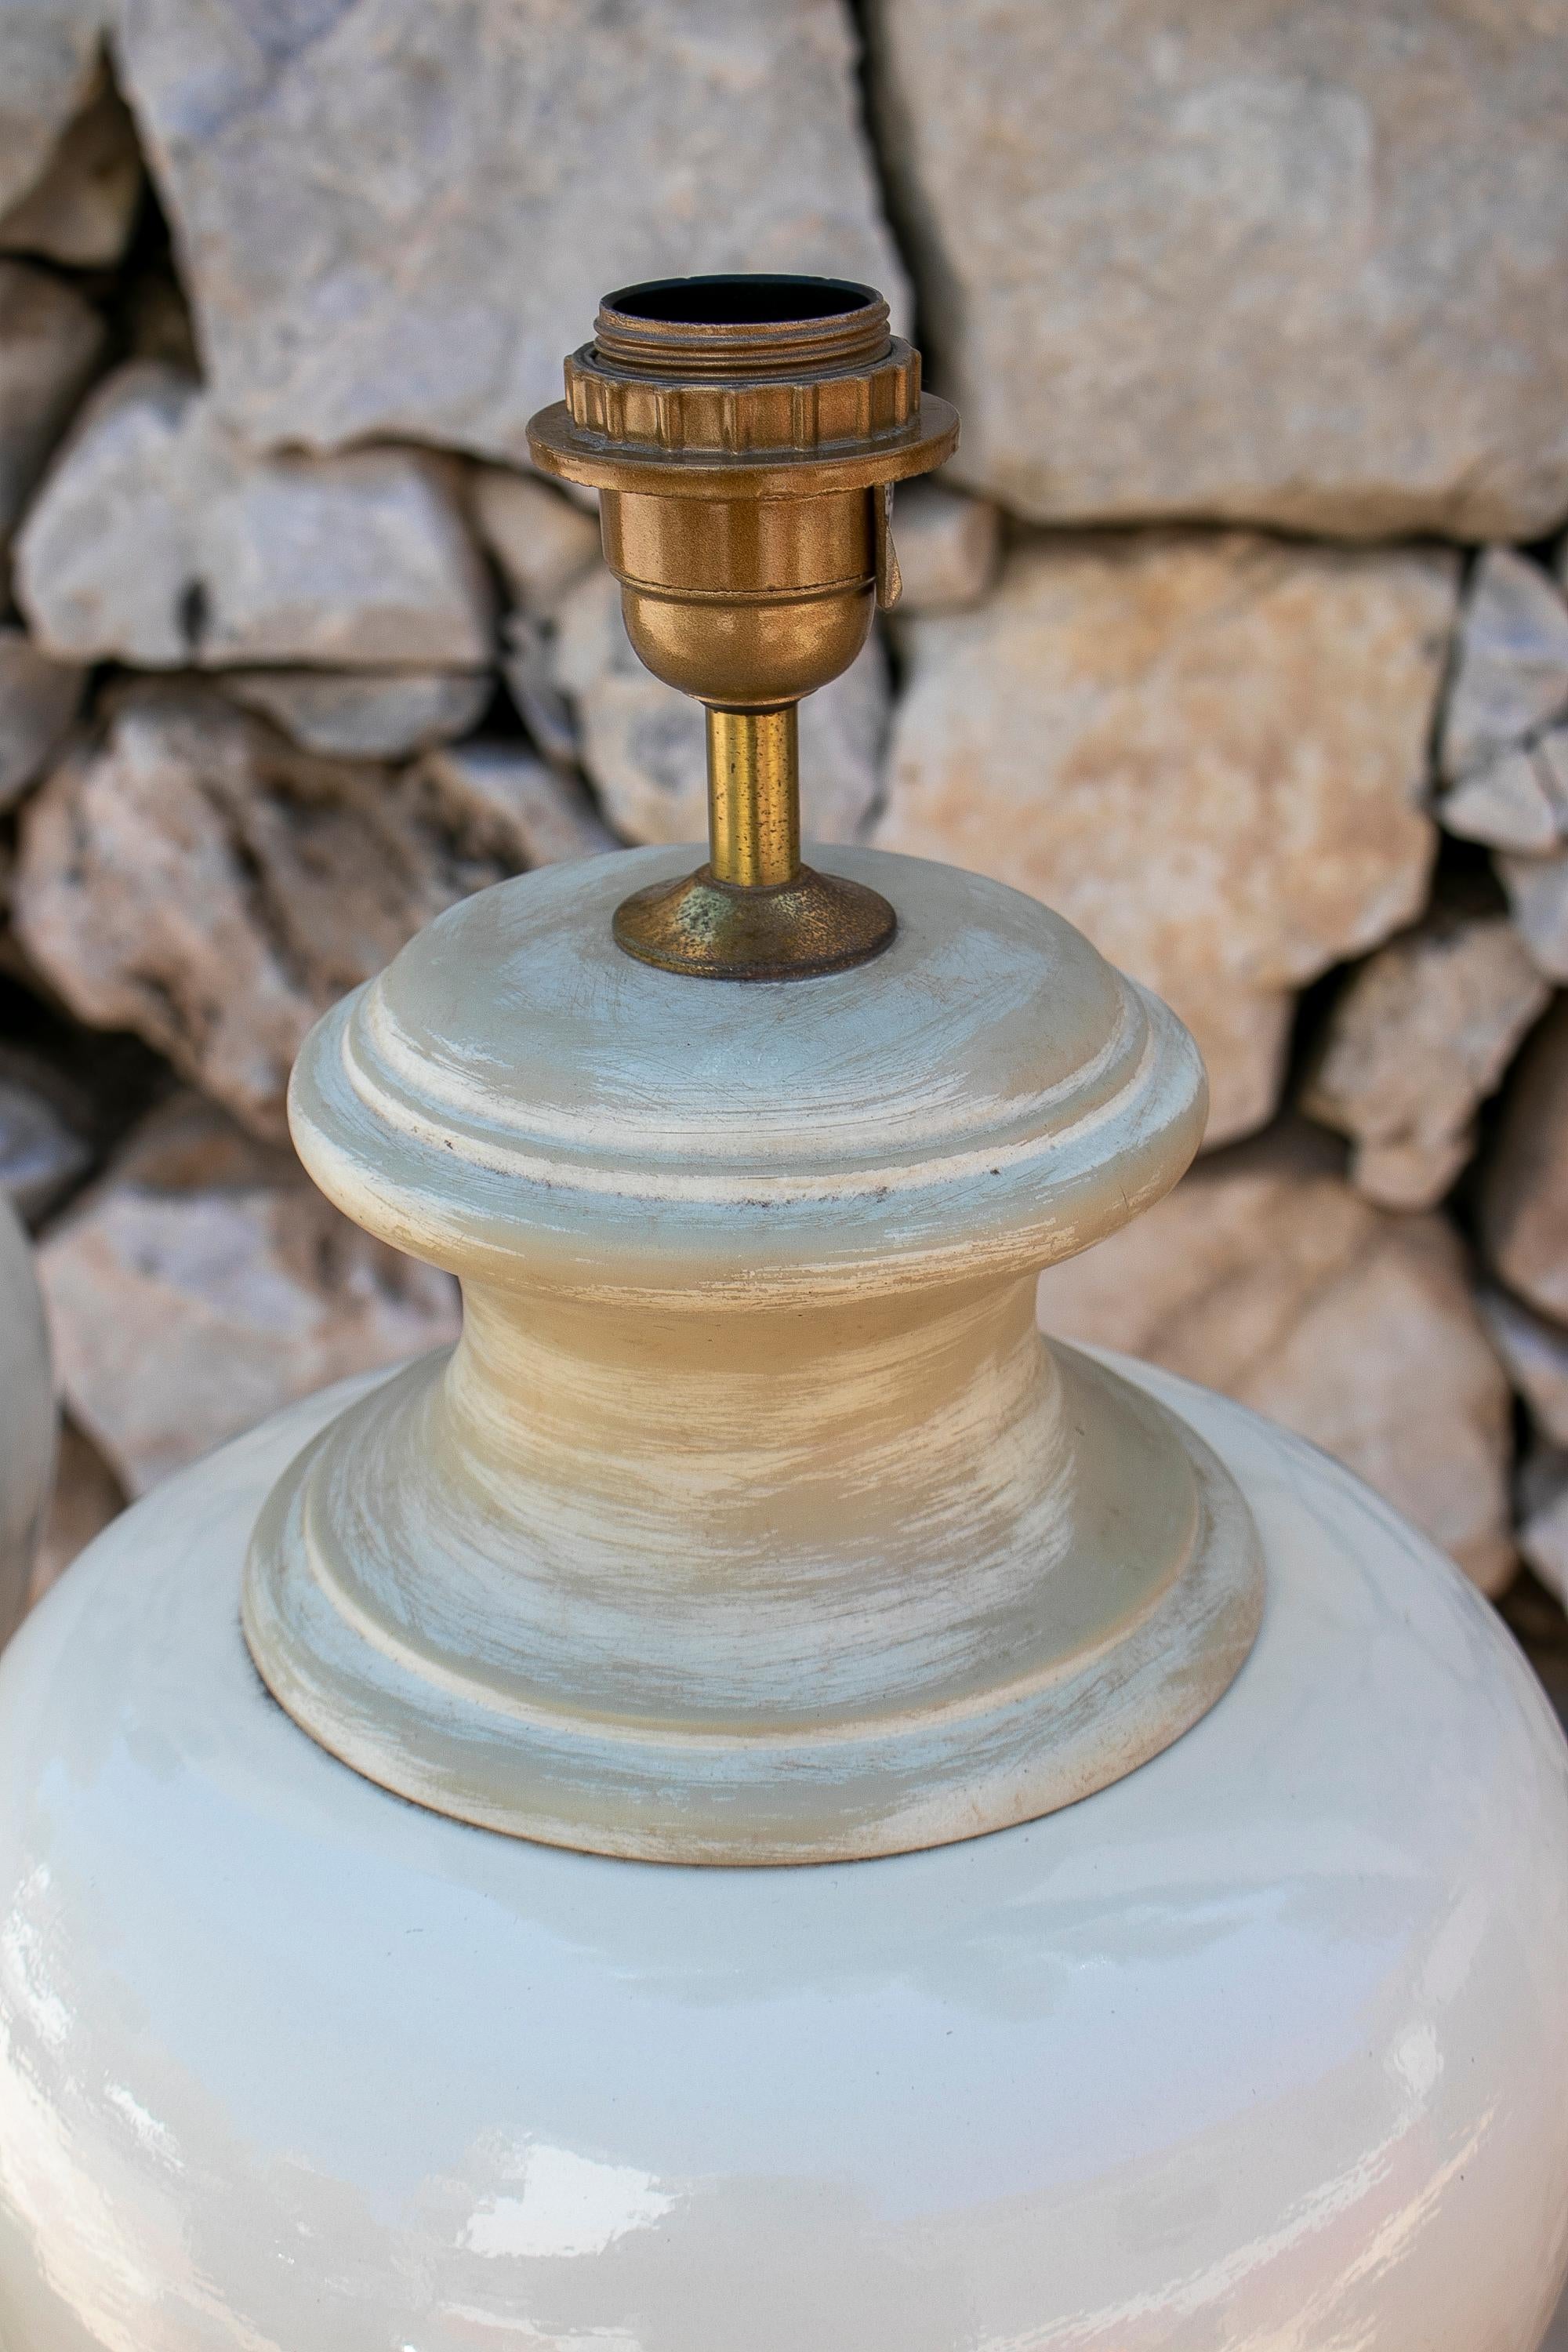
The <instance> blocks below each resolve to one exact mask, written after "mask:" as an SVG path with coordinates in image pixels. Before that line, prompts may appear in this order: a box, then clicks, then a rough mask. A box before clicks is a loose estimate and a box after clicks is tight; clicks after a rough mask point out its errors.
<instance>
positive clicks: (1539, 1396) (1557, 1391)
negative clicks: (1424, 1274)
mask: <svg viewBox="0 0 1568 2352" xmlns="http://www.w3.org/2000/svg"><path fill="white" fill-rule="evenodd" d="M1479 1306H1480V1310H1481V1317H1482V1319H1483V1321H1484V1322H1485V1324H1486V1327H1487V1331H1488V1335H1489V1338H1490V1339H1491V1343H1492V1345H1493V1347H1494V1348H1495V1349H1497V1351H1498V1354H1499V1355H1500V1357H1501V1359H1502V1361H1503V1365H1504V1368H1505V1370H1507V1372H1508V1375H1509V1378H1510V1380H1511V1381H1512V1382H1513V1384H1514V1387H1515V1388H1516V1389H1517V1390H1518V1391H1519V1392H1520V1394H1521V1396H1522V1397H1523V1399H1524V1401H1525V1403H1526V1404H1527V1405H1528V1406H1529V1408H1530V1414H1531V1420H1532V1421H1533V1422H1534V1423H1535V1425H1536V1427H1537V1428H1538V1429H1539V1430H1540V1431H1541V1433H1542V1435H1543V1436H1544V1437H1546V1438H1548V1439H1549V1440H1550V1441H1551V1443H1552V1444H1553V1445H1559V1446H1563V1447H1565V1448H1568V1329H1564V1328H1563V1326H1562V1325H1561V1324H1558V1323H1549V1322H1548V1321H1547V1319H1546V1318H1545V1317H1544V1316H1543V1315H1532V1314H1531V1311H1530V1309H1529V1307H1521V1305H1520V1303H1519V1301H1518V1299H1517V1298H1510V1297H1509V1295H1508V1293H1507V1291H1506V1290H1490V1289H1489V1290H1483V1291H1482V1292H1481V1294H1480V1297H1479Z"/></svg>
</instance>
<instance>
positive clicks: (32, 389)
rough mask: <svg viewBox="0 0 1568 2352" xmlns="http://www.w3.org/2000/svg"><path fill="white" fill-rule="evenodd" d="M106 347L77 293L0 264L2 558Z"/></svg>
mask: <svg viewBox="0 0 1568 2352" xmlns="http://www.w3.org/2000/svg"><path fill="white" fill-rule="evenodd" d="M105 340H106V331H105V328H104V324H103V320H101V318H100V316H99V314H98V312H97V311H96V310H94V309H93V307H92V305H91V303H90V302H89V301H87V300H86V299H84V297H83V296H81V295H80V294H79V293H78V292H77V290H76V289H75V287H74V286H68V285H67V284H66V282H65V280H64V279H63V278H56V277H54V276H52V275H51V274H50V273H49V272H48V271H47V270H44V269H35V268H32V267H31V266H30V265H29V264H28V263H26V262H25V261H5V260H0V553H3V552H4V551H5V545H6V542H7V541H9V539H10V537H11V534H12V532H13V531H14V530H15V529H16V524H17V522H18V520H20V517H21V514H22V510H23V509H24V508H25V507H26V502H27V499H29V497H30V496H31V494H32V491H33V488H34V485H35V484H36V483H37V479H38V477H39V475H40V474H41V473H42V472H43V470H44V467H45V466H46V465H47V462H48V458H49V454H50V452H51V451H52V450H53V448H54V446H55V444H56V443H57V441H58V439H59V437H60V436H61V434H62V433H63V432H64V431H65V429H66V426H67V425H68V423H69V421H70V418H71V415H72V413H73V411H74V410H75V408H76V405H77V403H78V401H79V399H80V398H81V395H82V394H83V393H84V392H85V391H86V389H87V386H88V384H89V382H90V381H91V379H92V376H93V374H94V373H95V371H96V369H97V367H98V364H99V362H100V358H101V357H102V354H103V349H104V343H105ZM100 520H101V518H100Z"/></svg>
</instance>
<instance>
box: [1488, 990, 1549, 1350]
mask: <svg viewBox="0 0 1568 2352" xmlns="http://www.w3.org/2000/svg"><path fill="white" fill-rule="evenodd" d="M1480 1229H1481V1241H1482V1246H1483V1248H1484V1250H1485V1252H1486V1255H1487V1259H1488V1262H1489V1265H1491V1267H1492V1268H1493V1270H1494V1272H1496V1273H1497V1274H1498V1275H1499V1276H1500V1278H1501V1279H1502V1281H1503V1282H1505V1283H1506V1284H1507V1285H1508V1287H1509V1288H1510V1290H1513V1291H1516V1292H1517V1293H1518V1295H1519V1296H1520V1297H1521V1298H1523V1299H1525V1300H1527V1301H1528V1302H1529V1304H1530V1305H1531V1307H1537V1308H1539V1310H1540V1312H1541V1313H1542V1314H1543V1315H1548V1316H1551V1317H1552V1318H1554V1319H1555V1320H1556V1321H1557V1322H1559V1323H1568V998H1559V1000H1558V1002H1557V1003H1555V1004H1554V1005H1553V1006H1552V1010H1551V1012H1550V1013H1548V1014H1547V1016H1546V1018H1545V1020H1544V1021H1543V1022H1542V1024H1541V1026H1540V1027H1539V1029H1537V1031H1536V1033H1535V1034H1534V1036H1533V1037H1532V1038H1531V1041H1530V1043H1529V1045H1527V1046H1526V1048H1525V1050H1524V1052H1523V1053H1522V1054H1521V1055H1520V1057H1519V1061H1518V1064H1517V1066H1515V1069H1514V1071H1513V1075H1512V1076H1511V1077H1510V1080H1509V1084H1508V1089H1507V1092H1506V1093H1505V1094H1504V1097H1503V1104H1502V1116H1501V1118H1500V1122H1499V1126H1498V1132H1497V1135H1496V1137H1495V1139H1494V1141H1493V1145H1492V1150H1491V1152H1490V1155H1489V1159H1488V1161H1487V1164H1486V1168H1485V1171H1484V1174H1483V1177H1482V1182H1481V1193H1480Z"/></svg>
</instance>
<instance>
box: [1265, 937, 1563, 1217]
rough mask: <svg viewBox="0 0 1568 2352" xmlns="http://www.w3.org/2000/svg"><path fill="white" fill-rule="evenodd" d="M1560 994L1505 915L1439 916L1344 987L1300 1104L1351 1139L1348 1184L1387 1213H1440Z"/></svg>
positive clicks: (1393, 945) (1386, 949)
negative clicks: (1512, 1071)
mask: <svg viewBox="0 0 1568 2352" xmlns="http://www.w3.org/2000/svg"><path fill="white" fill-rule="evenodd" d="M1551 993H1552V992H1551V989H1550V988H1549V987H1548V985H1547V982H1545V980H1544V979H1543V978H1542V974H1541V973H1540V971H1538V970H1537V969H1536V967H1535V965H1534V963H1533V962H1532V961H1531V958H1530V955H1529V953H1528V952H1527V950H1526V949H1525V947H1524V944H1523V942H1522V940H1521V939H1520V937H1519V934H1518V933H1517V931H1515V929H1513V927H1512V925H1511V924H1510V922H1509V921H1508V920H1507V919H1506V918H1505V917H1503V916H1500V915H1490V916H1478V917H1472V918H1470V919H1458V918H1452V917H1446V916H1441V915H1439V916H1435V917H1433V918H1431V919H1428V920H1427V921H1426V923H1424V924H1423V925H1422V926H1421V927H1420V928H1419V929H1416V930H1414V931H1408V932H1406V933H1405V935H1404V936H1403V937H1402V938H1399V939H1396V940H1390V941H1389V943H1388V945H1387V946H1386V947H1384V948H1380V949H1379V950H1378V951H1377V953H1376V954H1375V955H1374V956H1373V957H1371V958H1370V959H1369V960H1368V961H1367V962H1366V963H1364V964H1363V966H1362V968H1361V970H1360V971H1358V972H1356V973H1355V975H1354V976H1353V978H1352V980H1351V981H1350V982H1348V984H1347V985H1346V986H1345V988H1344V989H1343V990H1342V992H1341V994H1340V996H1339V998H1338V999H1337V1001H1336V1002H1335V1004H1334V1007H1333V1010H1332V1012H1331V1013H1330V1016H1329V1020H1328V1024H1327V1029H1326V1032H1325V1034H1324V1036H1323V1039H1322V1042H1321V1046H1320V1049H1319V1053H1318V1056H1317V1060H1316V1063H1315V1066H1314V1068H1313V1070H1312V1073H1311V1075H1310V1078H1309V1081H1308V1085H1307V1088H1306V1091H1305V1093H1304V1094H1303V1096H1302V1098H1301V1107H1302V1108H1303V1109H1304V1110H1305V1111H1307V1112H1308V1113H1310V1116H1311V1117H1312V1118H1317V1119H1321V1120H1322V1122H1323V1124H1324V1125H1325V1126H1327V1127H1332V1128H1337V1129H1339V1130H1340V1132H1341V1133H1342V1134H1344V1135H1348V1136H1349V1137H1350V1139H1351V1142H1352V1152H1351V1167H1350V1173H1351V1181H1352V1183H1354V1185H1355V1186H1356V1188H1357V1190H1358V1191H1359V1192H1364V1193H1365V1194H1366V1197H1367V1199H1368V1200H1369V1201H1376V1202H1378V1203H1379V1205H1380V1206H1381V1207H1383V1208H1385V1209H1430V1208H1435V1207H1436V1204H1437V1202H1439V1201H1440V1200H1441V1199H1442V1198H1443V1196H1444V1194H1445V1193H1446V1192H1447V1191H1448V1190H1449V1188H1450V1186H1451V1185H1452V1184H1453V1182H1454V1180H1455V1179H1456V1177H1457V1176H1458V1173H1459V1171H1460V1170H1461V1169H1462V1168H1463V1167H1464V1165H1465V1163H1466V1161H1467V1160H1468V1159H1469V1157H1470V1154H1471V1152H1472V1150H1474V1147H1475V1114H1476V1111H1477V1109H1478V1108H1479V1105H1480V1104H1481V1103H1482V1102H1484V1101H1485V1099H1486V1098H1487V1097H1488V1096H1489V1094H1490V1093H1491V1092H1492V1090H1493V1089H1494V1087H1496V1086H1497V1084H1498V1082H1499V1080H1500V1078H1501V1076H1502V1074H1503V1072H1504V1070H1505V1069H1506V1068H1507V1067H1508V1065H1509V1062H1510V1059H1511V1057H1512V1055H1513V1052H1514V1049H1515V1047H1516V1046H1517V1045H1518V1044H1519V1042H1520V1040H1521V1037H1522V1036H1523V1035H1524V1034H1525V1031H1526V1030H1527V1029H1528V1028H1529V1027H1530V1026H1531V1023H1532V1022H1534V1021H1535V1020H1537V1019H1538V1018H1539V1017H1540V1015H1541V1013H1543V1012H1544V1010H1545V1008H1546V1004H1547V1000H1548V999H1549V997H1550V995H1551Z"/></svg>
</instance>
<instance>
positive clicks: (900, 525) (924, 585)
mask: <svg viewBox="0 0 1568 2352" xmlns="http://www.w3.org/2000/svg"><path fill="white" fill-rule="evenodd" d="M893 543H894V546H895V547H896V549H897V550H898V557H899V570H900V573H901V574H902V576H903V594H902V596H901V597H900V602H899V607H898V609H899V612H900V614H914V613H946V612H958V611H962V609H963V606H964V605H966V604H978V603H979V602H980V599H981V597H982V596H984V593H985V592H986V590H987V589H988V588H989V587H990V585H991V583H992V582H993V581H994V579H995V577H996V567H997V564H998V563H999V562H1000V561H1001V556H1002V518H1001V516H1000V515H999V514H998V513H997V510H996V509H995V507H994V506H993V504H992V503H991V500H990V499H976V498H971V497H969V496H968V495H967V493H966V492H964V491H963V490H954V489H951V488H949V487H948V485H947V484H946V483H945V482H932V481H922V482H909V483H906V484H904V485H903V486H902V487H901V488H900V490H899V493H898V497H897V499H895V501H894V507H893Z"/></svg>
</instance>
